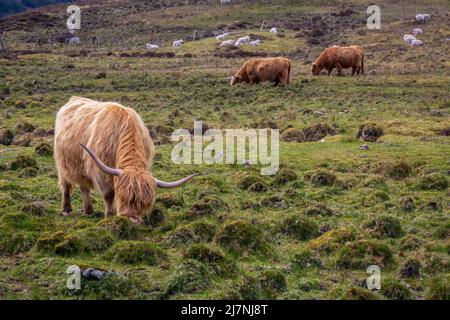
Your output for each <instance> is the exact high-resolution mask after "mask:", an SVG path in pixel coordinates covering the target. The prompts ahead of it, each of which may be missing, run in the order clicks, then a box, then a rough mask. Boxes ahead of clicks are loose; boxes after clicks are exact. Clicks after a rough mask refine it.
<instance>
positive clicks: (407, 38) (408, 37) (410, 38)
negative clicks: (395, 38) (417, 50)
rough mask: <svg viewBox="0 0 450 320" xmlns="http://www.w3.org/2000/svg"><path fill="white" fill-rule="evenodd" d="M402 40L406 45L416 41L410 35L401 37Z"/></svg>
mask: <svg viewBox="0 0 450 320" xmlns="http://www.w3.org/2000/svg"><path fill="white" fill-rule="evenodd" d="M403 40H404V41H405V42H406V43H407V44H411V41H413V40H416V37H414V36H413V35H412V34H405V35H404V36H403Z"/></svg>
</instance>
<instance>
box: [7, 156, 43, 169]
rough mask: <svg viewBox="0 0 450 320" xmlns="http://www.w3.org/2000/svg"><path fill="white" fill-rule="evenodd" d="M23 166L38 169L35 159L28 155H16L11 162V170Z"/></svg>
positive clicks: (22, 167)
mask: <svg viewBox="0 0 450 320" xmlns="http://www.w3.org/2000/svg"><path fill="white" fill-rule="evenodd" d="M24 168H35V169H39V164H38V163H37V161H36V160H35V159H33V158H31V157H29V156H23V155H21V156H18V157H17V158H16V159H15V160H14V161H13V162H11V170H18V169H24Z"/></svg>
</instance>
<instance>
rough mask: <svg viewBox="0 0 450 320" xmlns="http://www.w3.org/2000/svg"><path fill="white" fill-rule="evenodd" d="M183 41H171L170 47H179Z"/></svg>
mask: <svg viewBox="0 0 450 320" xmlns="http://www.w3.org/2000/svg"><path fill="white" fill-rule="evenodd" d="M183 43H184V41H183V40H175V41H174V42H172V47H174V48H179V47H181V45H182V44H183Z"/></svg>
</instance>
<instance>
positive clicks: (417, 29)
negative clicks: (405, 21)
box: [413, 28, 423, 37]
mask: <svg viewBox="0 0 450 320" xmlns="http://www.w3.org/2000/svg"><path fill="white" fill-rule="evenodd" d="M422 33H423V32H422V29H420V28H415V29H414V30H413V35H414V37H417V35H419V34H422Z"/></svg>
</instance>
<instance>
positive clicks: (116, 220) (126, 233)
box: [97, 216, 139, 240]
mask: <svg viewBox="0 0 450 320" xmlns="http://www.w3.org/2000/svg"><path fill="white" fill-rule="evenodd" d="M97 226H98V227H99V228H104V229H105V230H108V231H109V232H111V234H113V235H114V236H115V237H116V238H118V239H124V240H135V239H137V238H138V236H139V226H138V225H137V224H135V223H133V222H131V221H130V220H129V219H127V218H126V217H121V216H114V217H112V218H105V219H103V220H101V221H100V222H99V223H98V224H97Z"/></svg>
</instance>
